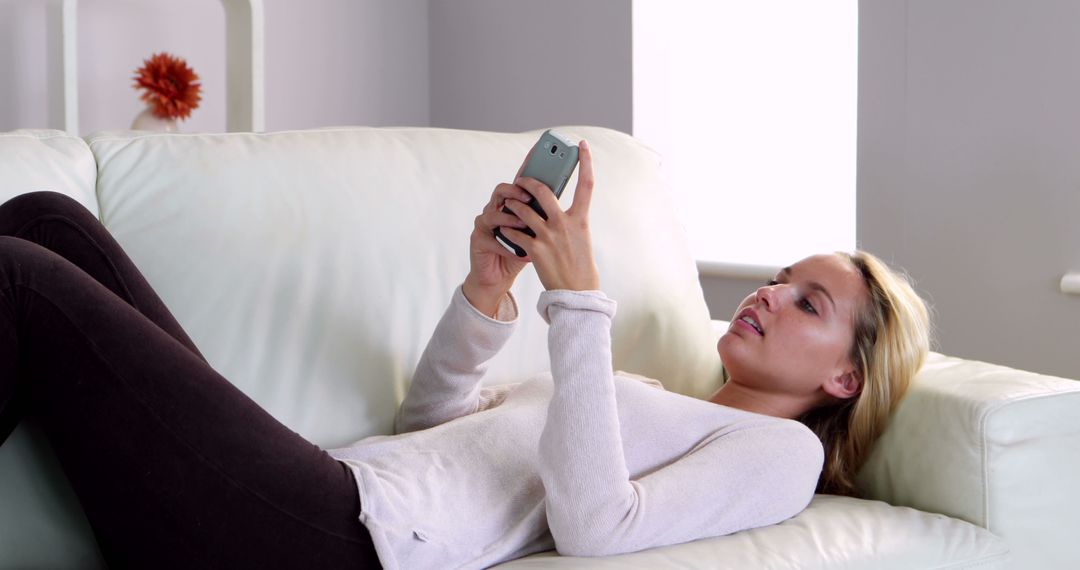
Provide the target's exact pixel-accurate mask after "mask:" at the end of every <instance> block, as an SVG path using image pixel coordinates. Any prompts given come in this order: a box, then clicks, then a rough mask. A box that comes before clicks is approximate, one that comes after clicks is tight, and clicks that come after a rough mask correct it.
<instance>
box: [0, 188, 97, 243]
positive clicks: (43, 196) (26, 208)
mask: <svg viewBox="0 0 1080 570" xmlns="http://www.w3.org/2000/svg"><path fill="white" fill-rule="evenodd" d="M46 216H63V217H65V218H68V219H69V220H72V221H76V222H79V221H85V220H86V219H87V217H89V218H93V219H95V220H96V219H97V218H94V215H93V214H92V213H91V212H90V211H89V210H87V209H86V207H85V206H83V205H82V204H80V203H79V202H77V201H76V200H75V199H74V198H72V197H71V196H68V195H66V194H61V193H59V192H53V191H51V190H40V191H37V192H28V193H26V194H19V195H18V196H15V197H14V198H11V199H10V200H8V201H7V202H4V203H3V205H0V235H6V236H11V235H17V234H18V233H19V232H20V231H22V230H24V229H25V228H26V226H27V225H28V224H30V223H32V222H33V221H35V220H39V219H41V218H43V217H46Z"/></svg>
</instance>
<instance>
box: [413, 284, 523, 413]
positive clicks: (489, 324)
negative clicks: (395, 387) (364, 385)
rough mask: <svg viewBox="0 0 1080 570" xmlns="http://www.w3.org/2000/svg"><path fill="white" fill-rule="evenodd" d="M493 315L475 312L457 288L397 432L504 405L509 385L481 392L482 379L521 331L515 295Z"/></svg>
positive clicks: (426, 351)
mask: <svg viewBox="0 0 1080 570" xmlns="http://www.w3.org/2000/svg"><path fill="white" fill-rule="evenodd" d="M495 316H496V317H497V318H496V319H492V318H491V317H488V316H487V315H484V314H483V313H481V312H480V311H478V310H477V309H476V308H475V307H473V306H472V304H471V303H469V301H468V299H466V298H465V294H464V292H463V291H462V288H461V287H460V286H458V288H457V289H456V290H455V291H454V295H453V297H452V299H451V301H450V306H449V307H447V309H446V312H445V313H444V314H443V316H442V319H441V320H440V321H439V324H438V325H436V327H435V332H434V333H432V335H431V340H429V341H428V344H427V347H426V348H425V349H424V352H423V354H422V355H421V357H420V361H419V362H418V363H417V365H416V372H415V373H414V374H413V378H412V383H411V384H409V390H408V392H407V393H406V394H405V399H404V400H403V401H402V402H401V406H400V407H399V408H398V413H397V417H396V418H395V421H394V431H395V433H405V432H410V431H417V430H422V429H427V428H430V427H434V426H437V425H439V424H442V423H445V422H448V421H450V420H453V419H455V418H459V417H461V416H465V415H468V414H472V413H475V412H478V411H480V410H482V409H485V408H488V407H492V406H494V405H498V403H499V402H501V401H502V398H504V397H505V392H506V391H507V389H508V388H509V386H507V387H504V386H493V387H489V388H481V386H480V380H481V379H482V378H483V376H484V372H485V371H487V368H488V362H489V361H490V360H491V359H492V358H494V357H495V355H496V354H498V352H499V350H500V349H502V347H503V345H505V344H506V341H507V340H509V339H510V336H511V334H512V333H513V331H514V328H515V327H516V326H517V317H518V309H517V302H516V300H515V299H514V297H513V294H512V293H508V294H507V295H506V296H505V297H503V299H502V300H501V301H500V304H499V308H498V310H497V312H496V315H495Z"/></svg>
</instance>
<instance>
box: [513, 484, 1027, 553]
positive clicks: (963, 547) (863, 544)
mask: <svg viewBox="0 0 1080 570" xmlns="http://www.w3.org/2000/svg"><path fill="white" fill-rule="evenodd" d="M1008 557H1009V549H1008V546H1007V545H1006V544H1005V542H1004V541H1003V540H1001V539H1000V538H998V537H996V536H994V535H993V534H991V533H990V532H989V531H987V530H986V529H983V528H980V527H977V526H975V525H973V524H971V523H967V522H964V521H961V520H959V519H954V518H950V517H946V516H944V515H937V514H931V513H925V512H922V511H917V510H915V509H911V508H908V507H893V506H890V505H889V504H887V503H883V502H881V501H866V500H861V499H852V498H849V497H837V496H834V495H818V496H816V497H815V498H814V500H813V502H812V503H810V506H809V507H807V509H806V510H805V511H803V512H802V513H800V514H799V515H798V516H796V517H794V518H792V519H789V520H787V521H785V522H783V523H780V524H778V525H773V526H767V527H762V528H757V529H753V530H748V531H744V532H738V533H735V534H731V535H728V536H721V537H717V538H710V539H705V540H698V541H694V542H688V543H685V544H677V545H673V546H666V547H663V548H653V549H650V550H643V551H641V552H634V553H632V554H623V555H620V556H608V557H604V558H580V557H572V556H559V555H558V554H556V553H555V552H554V551H551V552H543V553H540V554H534V555H532V556H528V557H526V558H521V559H518V560H513V561H510V562H507V563H505V564H500V565H498V566H495V567H494V568H498V569H500V570H524V569H532V568H558V569H560V570H567V569H572V568H589V569H590V570H597V569H600V568H612V569H615V568H618V569H635V568H636V569H641V570H646V569H648V570H653V569H656V568H709V569H710V570H722V569H732V570H736V569H738V570H744V569H747V568H755V569H759V568H769V569H773V568H791V569H796V568H797V569H800V570H811V569H815V568H829V569H830V570H835V569H840V568H843V569H850V570H855V569H867V570H870V569H873V570H889V569H896V570H918V569H923V568H926V569H929V568H934V569H941V568H950V569H952V568H957V569H958V568H976V567H977V568H979V569H980V570H989V569H991V568H1006V567H1007V565H1008Z"/></svg>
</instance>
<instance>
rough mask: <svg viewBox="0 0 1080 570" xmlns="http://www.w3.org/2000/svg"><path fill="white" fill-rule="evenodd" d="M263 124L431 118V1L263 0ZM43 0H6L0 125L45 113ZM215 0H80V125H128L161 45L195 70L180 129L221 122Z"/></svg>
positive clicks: (423, 121) (220, 126)
mask: <svg viewBox="0 0 1080 570" xmlns="http://www.w3.org/2000/svg"><path fill="white" fill-rule="evenodd" d="M264 5H265V26H266V54H265V57H266V69H265V73H266V128H267V130H282V129H294V128H309V127H319V126H329V125H346V124H363V125H376V126H384V125H420V126H424V125H427V124H428V123H429V102H428V97H429V92H430V89H429V85H428V30H427V24H428V2H427V0H395V1H388V0H364V1H357V0H314V1H311V2H295V1H292V0H265V2H264ZM45 6H46V1H45V0H31V1H27V0H0V78H2V79H0V131H6V130H12V129H16V128H21V127H32V128H43V127H46V126H47V125H48V124H49V117H48V109H47V98H46V94H47V93H48V91H47V89H48V85H47V79H46V75H45V66H46V62H47V49H46V41H45V39H46V25H47V22H46V18H45ZM224 34H225V20H224V11H223V9H222V7H221V3H220V2H219V1H218V0H198V1H195V0H186V1H184V2H170V1H168V0H82V1H80V2H79V8H78V46H79V47H78V50H79V53H78V57H79V96H80V105H79V114H80V132H82V133H83V134H88V133H92V132H95V131H99V130H106V129H118V128H119V129H124V128H128V127H129V126H130V125H131V120H132V119H133V118H134V116H135V115H136V114H137V113H138V112H139V111H140V110H141V109H142V107H143V104H142V103H141V102H140V101H139V99H138V93H137V92H136V91H135V90H134V89H132V88H131V84H132V81H131V77H132V75H133V72H134V70H135V69H136V68H137V67H139V66H140V65H141V64H142V61H143V59H145V58H147V57H149V56H150V55H151V54H152V53H154V52H157V51H168V52H170V53H173V54H174V55H177V56H180V57H183V58H184V59H186V60H187V62H188V64H189V65H190V66H191V67H192V68H193V69H194V70H195V72H196V73H198V74H199V76H200V78H201V79H202V85H203V101H202V103H201V104H200V106H199V108H198V109H196V110H195V111H194V113H193V114H192V116H191V118H190V119H189V120H188V121H186V122H184V123H182V124H181V127H180V128H181V130H183V131H187V132H196V131H222V130H224V129H225V64H224V54H225V38H224Z"/></svg>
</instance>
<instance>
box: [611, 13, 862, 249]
mask: <svg viewBox="0 0 1080 570" xmlns="http://www.w3.org/2000/svg"><path fill="white" fill-rule="evenodd" d="M857 16H858V6H857V2H856V1H855V0H843V1H834V2H805V1H804V0H771V1H769V2H740V1H732V0H722V1H715V2H696V1H693V0H670V1H666V2H659V1H656V0H635V1H634V4H633V16H632V17H633V50H634V53H633V58H634V63H633V66H634V68H633V75H634V79H633V90H634V92H633V102H634V103H633V104H634V110H633V114H634V116H633V121H634V125H633V130H634V135H635V136H636V137H638V138H640V139H641V140H643V141H644V142H645V143H646V144H649V145H650V146H652V147H653V148H654V149H656V150H657V151H658V152H660V153H661V155H662V156H663V160H664V171H665V174H666V176H667V177H668V180H669V184H670V188H671V193H672V195H673V197H674V199H675V200H676V205H677V208H678V209H679V212H680V215H681V216H682V219H683V223H684V224H685V226H686V229H687V233H688V235H689V237H690V241H691V245H692V248H693V251H694V253H695V255H696V256H697V258H698V259H700V260H709V261H724V262H733V263H748V264H761V265H784V264H788V263H791V262H793V261H795V260H797V259H799V258H801V257H804V256H806V255H809V254H812V253H817V252H822V251H832V250H837V249H852V248H853V247H854V246H855V134H856V131H855V117H856V87H857V86H856V78H857V57H856V56H857V53H856V52H857V40H858V37H857V20H858V17H857Z"/></svg>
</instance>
